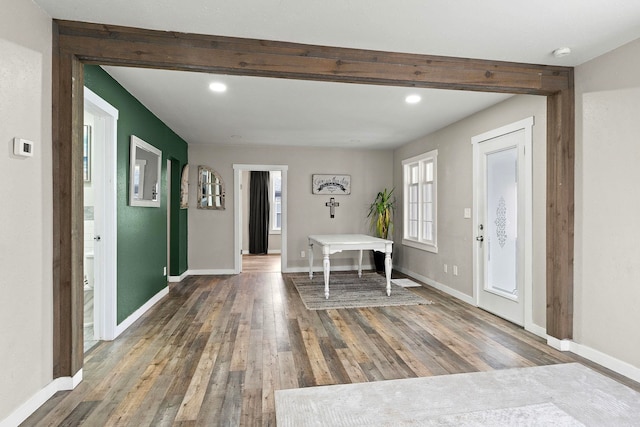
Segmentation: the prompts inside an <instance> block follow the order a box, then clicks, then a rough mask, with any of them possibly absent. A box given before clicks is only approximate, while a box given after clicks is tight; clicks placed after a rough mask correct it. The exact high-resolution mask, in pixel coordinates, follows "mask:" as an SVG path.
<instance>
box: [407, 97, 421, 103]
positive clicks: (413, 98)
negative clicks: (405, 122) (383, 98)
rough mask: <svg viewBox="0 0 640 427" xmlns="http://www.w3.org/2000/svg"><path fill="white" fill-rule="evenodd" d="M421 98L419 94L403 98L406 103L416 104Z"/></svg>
mask: <svg viewBox="0 0 640 427" xmlns="http://www.w3.org/2000/svg"><path fill="white" fill-rule="evenodd" d="M421 99H422V97H421V96H420V95H409V96H407V97H406V98H405V99H404V100H405V102H406V103H407V104H417V103H418V102H420V100H421Z"/></svg>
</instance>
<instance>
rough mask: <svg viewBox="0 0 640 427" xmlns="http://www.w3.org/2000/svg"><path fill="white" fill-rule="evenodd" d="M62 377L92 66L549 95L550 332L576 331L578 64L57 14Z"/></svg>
mask: <svg viewBox="0 0 640 427" xmlns="http://www.w3.org/2000/svg"><path fill="white" fill-rule="evenodd" d="M53 39H54V43H53V70H54V73H53V146H54V147H53V194H54V206H53V209H54V214H53V220H54V251H53V253H54V259H53V264H54V267H53V270H54V271H53V282H54V284H53V286H54V293H53V295H54V335H55V336H54V346H55V349H54V361H53V363H54V377H60V376H71V375H74V374H75V373H76V372H77V371H78V370H79V369H80V367H81V366H82V351H83V343H82V330H81V327H82V310H83V307H82V296H81V295H82V256H81V255H82V243H83V242H82V221H83V218H82V208H81V207H82V203H81V199H82V186H83V180H82V151H81V148H79V147H81V144H82V141H81V135H82V120H81V119H82V105H83V100H82V94H81V85H82V64H83V63H92V64H100V65H121V66H131V67H148V68H159V69H169V70H183V71H197V72H206V73H225V74H234V75H250V76H264V77H278V78H293V79H304V80H319V81H333V82H347V83H362V84H377V85H391V86H406V87H424V88H437V89H456V90H472V91H482V92H499V93H513V94H532V95H542V96H546V97H547V99H548V103H547V105H548V108H547V126H548V132H547V135H548V137H547V325H546V326H547V333H548V334H549V335H551V336H553V337H555V338H558V339H566V338H572V334H573V221H574V212H573V205H574V176H573V171H574V138H575V136H574V133H575V131H574V127H575V117H574V110H575V105H574V103H575V101H574V87H573V69H572V68H570V67H554V66H547V65H532V64H518V63H510V62H502V61H490V60H481V59H470V58H450V57H442V56H430V55H415V54H408V53H394V52H378V51H371V50H360V49H346V48H337V47H328V46H312V45H303V44H297V43H288V42H277V41H265V40H255V39H240V38H233V37H221V36H208V35H198V34H185V33H176V32H166V31H154V30H145V29H137V28H128V27H120V26H113V25H104V24H89V23H82V22H73V21H58V20H54V24H53Z"/></svg>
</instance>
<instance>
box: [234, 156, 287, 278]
mask: <svg viewBox="0 0 640 427" xmlns="http://www.w3.org/2000/svg"><path fill="white" fill-rule="evenodd" d="M233 169H234V210H235V211H236V213H237V214H236V215H235V224H234V229H235V239H234V240H235V244H234V248H235V249H234V250H235V260H234V270H235V271H236V273H240V272H242V271H244V270H245V268H247V269H250V270H252V271H264V272H267V271H269V272H273V271H286V268H287V266H286V259H287V255H286V254H287V169H288V166H286V165H249V164H242V165H239V164H237V165H233ZM252 171H254V172H266V173H267V174H268V177H267V176H264V177H263V179H264V178H266V181H267V182H268V184H267V186H266V187H267V188H268V190H267V193H268V195H266V196H265V197H266V198H267V199H268V200H269V205H270V206H269V213H268V221H267V224H268V232H267V236H268V237H265V239H264V240H266V241H267V242H266V247H265V246H262V245H260V249H258V250H256V249H257V248H256V247H253V245H251V244H250V242H251V240H250V235H249V234H250V233H249V218H250V215H251V214H250V205H251V203H250V196H249V194H250V187H251V172H252ZM254 243H255V242H254ZM252 247H253V250H251V248H252ZM258 256H259V258H258ZM256 269H258V270H256Z"/></svg>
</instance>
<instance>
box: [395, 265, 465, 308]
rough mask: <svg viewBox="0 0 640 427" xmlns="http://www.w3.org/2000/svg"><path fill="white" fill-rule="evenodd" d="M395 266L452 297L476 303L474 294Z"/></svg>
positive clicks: (403, 272)
mask: <svg viewBox="0 0 640 427" xmlns="http://www.w3.org/2000/svg"><path fill="white" fill-rule="evenodd" d="M393 268H394V269H395V270H397V271H399V272H400V273H402V274H406V275H407V276H409V277H413V278H414V279H416V280H419V281H421V282H424V283H426V284H427V285H429V286H432V287H434V288H436V289H438V290H439V291H442V292H444V293H446V294H449V295H451V296H452V297H455V298H458V299H459V300H462V301H464V302H466V303H467V304H471V305H473V306H475V305H476V303H475V301H474V300H473V297H472V296H469V295H467V294H465V293H462V292H460V291H458V290H455V289H453V288H451V287H449V286H447V285H444V284H442V283H439V282H437V281H435V280H433V279H431V278H429V277H426V276H423V275H421V274H417V273H414V272H413V271H410V270H407V269H405V268H402V267H396V266H394V267H393Z"/></svg>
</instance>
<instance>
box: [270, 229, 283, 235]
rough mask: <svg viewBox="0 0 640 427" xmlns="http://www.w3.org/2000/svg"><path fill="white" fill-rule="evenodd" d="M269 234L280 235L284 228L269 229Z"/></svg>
mask: <svg viewBox="0 0 640 427" xmlns="http://www.w3.org/2000/svg"><path fill="white" fill-rule="evenodd" d="M269 234H271V235H280V234H282V230H269Z"/></svg>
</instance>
